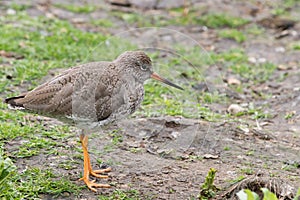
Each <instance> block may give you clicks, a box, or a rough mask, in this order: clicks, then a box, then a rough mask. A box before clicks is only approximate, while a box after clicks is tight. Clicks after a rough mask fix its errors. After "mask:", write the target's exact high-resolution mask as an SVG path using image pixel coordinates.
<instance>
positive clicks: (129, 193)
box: [98, 190, 145, 200]
mask: <svg viewBox="0 0 300 200" xmlns="http://www.w3.org/2000/svg"><path fill="white" fill-rule="evenodd" d="M139 196H140V193H139V191H137V190H115V191H114V192H113V194H112V195H111V196H109V197H108V196H104V195H100V196H99V197H98V199H99V200H115V199H118V200H140V199H145V198H140V197H139Z"/></svg>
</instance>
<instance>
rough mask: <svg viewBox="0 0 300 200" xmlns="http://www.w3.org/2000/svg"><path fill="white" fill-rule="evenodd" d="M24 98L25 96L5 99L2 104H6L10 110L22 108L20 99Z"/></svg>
mask: <svg viewBox="0 0 300 200" xmlns="http://www.w3.org/2000/svg"><path fill="white" fill-rule="evenodd" d="M24 97H25V94H22V95H20V96H16V97H10V98H6V99H5V100H4V103H7V104H8V105H9V106H10V107H11V108H24V106H23V103H22V99H23V98H24Z"/></svg>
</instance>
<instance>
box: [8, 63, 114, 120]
mask: <svg viewBox="0 0 300 200" xmlns="http://www.w3.org/2000/svg"><path fill="white" fill-rule="evenodd" d="M115 68H116V66H114V64H113V63H111V62H94V63H88V64H83V65H80V66H77V67H73V68H71V69H68V70H66V71H64V72H63V73H62V74H60V75H58V76H56V77H54V78H52V79H51V80H49V81H48V82H46V83H44V84H42V85H40V86H38V87H37V88H35V89H34V90H32V91H30V92H27V93H25V94H22V95H19V96H16V97H11V98H8V99H6V100H5V102H6V103H8V104H9V105H10V106H11V107H13V108H19V109H24V110H26V111H30V112H36V113H39V114H43V115H47V116H50V117H55V118H60V119H61V118H77V120H88V121H101V120H105V119H107V118H108V117H109V116H110V115H111V114H112V112H113V110H112V107H111V103H110V101H111V98H112V93H113V90H117V89H118V88H116V87H115V86H116V85H118V83H117V82H118V79H113V78H112V76H116V75H117V74H118V73H119V72H118V70H116V69H115Z"/></svg>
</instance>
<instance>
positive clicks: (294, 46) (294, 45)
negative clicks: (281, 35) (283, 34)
mask: <svg viewBox="0 0 300 200" xmlns="http://www.w3.org/2000/svg"><path fill="white" fill-rule="evenodd" d="M291 46H292V49H293V50H297V51H299V50H300V43H295V44H292V45H291Z"/></svg>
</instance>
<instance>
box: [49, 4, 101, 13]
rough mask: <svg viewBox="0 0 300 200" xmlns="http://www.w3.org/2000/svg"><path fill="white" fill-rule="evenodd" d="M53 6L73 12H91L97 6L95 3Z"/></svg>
mask: <svg viewBox="0 0 300 200" xmlns="http://www.w3.org/2000/svg"><path fill="white" fill-rule="evenodd" d="M54 6H55V7H57V8H62V9H65V10H68V11H70V12H74V13H91V12H94V11H95V10H96V9H97V8H98V7H97V6H96V5H91V4H85V5H74V4H54Z"/></svg>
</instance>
